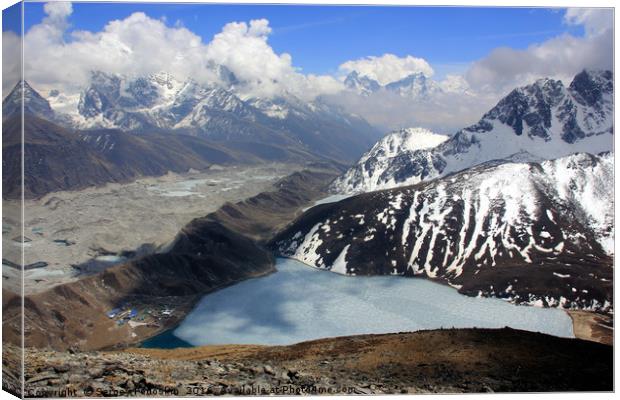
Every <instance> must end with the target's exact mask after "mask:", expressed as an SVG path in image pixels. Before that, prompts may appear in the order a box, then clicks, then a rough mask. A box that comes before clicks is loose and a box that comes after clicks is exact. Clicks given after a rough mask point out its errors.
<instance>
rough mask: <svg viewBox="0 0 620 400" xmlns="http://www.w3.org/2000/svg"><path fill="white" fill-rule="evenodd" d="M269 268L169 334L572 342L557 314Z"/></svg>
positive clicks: (212, 299) (423, 285)
mask: <svg viewBox="0 0 620 400" xmlns="http://www.w3.org/2000/svg"><path fill="white" fill-rule="evenodd" d="M276 268H277V269H278V272H276V273H273V274H271V275H268V276H266V277H262V278H257V279H251V280H247V281H244V282H241V283H238V284H236V285H234V286H231V287H228V288H225V289H222V290H220V291H217V292H215V293H213V294H210V295H207V296H205V297H204V298H203V299H202V300H201V301H200V302H199V303H198V305H197V306H196V307H195V308H194V310H193V311H192V312H191V313H190V314H189V315H188V316H187V317H186V318H185V320H184V321H183V322H182V323H181V325H180V326H179V327H178V328H177V329H176V330H175V331H174V332H173V334H174V335H175V336H177V337H178V338H180V339H183V340H185V341H187V342H189V343H191V344H193V345H195V346H198V345H205V344H226V343H234V344H241V343H244V344H249V343H252V344H291V343H296V342H300V341H304V340H310V339H318V338H323V337H333V336H346V335H356V334H364V333H388V332H403V331H416V330H423V329H437V328H452V327H455V328H470V327H479V328H501V327H505V326H509V327H511V328H515V329H524V330H529V331H535V332H543V333H548V334H552V335H556V336H563V337H574V336H573V327H572V323H571V319H570V317H569V316H568V315H567V314H566V313H565V312H564V311H562V310H559V309H548V308H547V309H545V308H539V307H530V306H516V305H514V304H511V303H508V302H506V301H504V300H500V299H490V298H474V297H468V296H465V295H462V294H459V293H458V292H457V291H456V290H455V289H453V288H450V287H448V286H444V285H440V284H438V283H434V282H430V281H428V280H424V279H417V278H403V277H396V276H378V277H361V276H356V277H354V276H342V275H339V274H335V273H331V272H327V271H321V270H317V269H314V268H311V267H308V266H306V265H304V264H302V263H300V262H299V261H295V260H290V259H283V258H279V259H277V263H276Z"/></svg>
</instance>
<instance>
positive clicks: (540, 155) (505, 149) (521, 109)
mask: <svg viewBox="0 0 620 400" xmlns="http://www.w3.org/2000/svg"><path fill="white" fill-rule="evenodd" d="M391 135H396V136H398V135H399V133H398V132H395V133H392V134H391ZM388 136H389V135H388ZM384 139H385V138H384ZM384 139H383V140H384ZM612 148H613V75H612V73H611V72H610V71H583V72H581V73H580V74H578V75H577V76H575V78H574V79H573V82H572V83H571V84H570V86H569V87H568V88H567V87H565V86H564V85H563V83H562V82H561V81H556V80H551V79H541V80H538V81H536V82H535V83H534V84H532V85H528V86H525V87H522V88H518V89H515V90H513V91H512V92H511V93H510V94H508V95H507V96H506V97H504V98H503V99H502V100H500V101H499V102H498V104H497V105H496V106H495V107H494V108H493V109H491V110H490V111H489V112H487V113H486V114H484V115H483V117H482V118H481V120H480V121H479V122H478V123H477V124H475V125H472V126H470V127H468V128H465V129H462V130H460V131H459V132H457V133H456V134H455V135H454V136H452V137H451V138H450V139H448V140H446V141H444V142H442V143H440V144H438V145H437V146H435V147H432V148H426V149H416V150H407V149H404V151H402V152H400V153H399V154H396V155H393V154H392V155H390V156H389V157H388V156H386V155H385V154H383V153H382V152H380V151H377V149H375V148H373V149H371V150H370V151H369V152H368V153H366V154H364V155H363V156H362V158H361V159H360V160H359V162H358V163H357V164H356V165H354V166H353V167H351V168H350V169H349V170H348V171H347V172H346V173H345V174H343V175H342V176H341V177H339V178H338V179H337V180H336V181H335V182H334V183H333V184H332V185H331V190H332V191H333V192H335V193H360V192H365V191H371V190H380V189H385V188H391V187H395V186H403V185H410V184H415V183H418V182H421V181H424V180H428V179H434V178H437V177H441V176H445V175H446V174H449V173H452V172H456V171H461V170H463V169H466V168H469V167H472V166H474V165H477V164H480V163H483V162H486V161H490V160H496V159H506V158H511V159H513V160H515V161H516V160H521V161H539V160H545V159H551V158H558V157H563V156H566V155H569V154H572V153H578V152H587V153H591V154H598V153H601V152H605V151H611V150H612Z"/></svg>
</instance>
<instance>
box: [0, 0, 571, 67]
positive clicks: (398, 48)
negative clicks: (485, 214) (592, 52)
mask: <svg viewBox="0 0 620 400" xmlns="http://www.w3.org/2000/svg"><path fill="white" fill-rule="evenodd" d="M25 7H26V17H25V30H26V31H28V29H29V28H30V27H31V26H32V25H35V24H38V23H40V22H41V21H42V19H43V18H44V16H45V13H44V10H43V3H26V5H25ZM138 11H141V12H144V13H146V14H147V15H148V16H149V17H151V18H156V19H160V18H165V19H166V24H167V25H169V26H173V25H174V24H175V23H177V22H178V23H181V24H183V26H185V27H186V28H188V29H189V30H191V31H192V32H194V33H195V34H198V35H199V36H201V37H202V40H203V42H205V43H206V42H209V41H210V40H211V39H212V38H213V35H215V34H216V33H218V32H220V31H221V29H222V27H223V26H224V25H225V24H226V23H228V22H231V21H249V20H252V19H258V18H265V19H267V20H269V22H270V26H271V27H272V29H273V32H272V34H271V35H270V37H269V43H270V45H271V47H273V49H274V50H275V51H276V52H277V53H283V52H286V53H289V54H291V56H292V57H293V64H294V65H295V66H296V67H299V68H301V69H302V71H303V72H305V73H316V74H326V73H335V72H336V70H337V68H338V66H339V65H340V64H341V63H343V62H345V61H346V60H351V59H357V58H361V57H365V56H369V55H377V56H378V55H382V54H384V53H393V54H396V55H398V56H405V55H408V54H412V55H415V56H416V57H423V58H424V59H426V60H427V61H428V62H429V63H431V65H433V67H434V69H435V71H436V74H437V77H441V76H442V75H444V74H445V73H452V72H462V70H464V69H465V68H466V67H467V64H468V63H471V62H473V61H475V60H477V59H480V58H482V57H484V56H485V55H487V54H488V53H489V52H490V51H491V50H492V49H494V48H497V47H504V46H505V47H510V48H513V49H524V48H527V47H528V46H529V45H530V44H532V43H540V42H543V41H545V40H547V39H549V38H552V37H554V36H557V35H559V34H561V33H564V32H568V33H571V34H573V35H575V36H580V35H583V28H582V27H580V26H569V25H566V24H565V23H564V22H563V15H564V10H561V9H542V8H539V9H532V8H462V7H382V6H368V7H359V6H357V7H343V6H270V5H200V4H140V3H133V4H132V3H103V4H102V3H95V4H93V3H90V4H88V3H74V4H73V13H72V15H71V16H70V18H69V23H70V30H88V31H100V30H101V29H102V28H103V27H104V26H105V25H106V24H107V23H108V22H109V21H111V20H116V19H124V18H126V17H127V16H129V15H131V14H132V13H134V12H138ZM4 21H5V22H4V24H5V29H7V28H8V29H13V30H17V29H18V25H15V24H14V23H11V22H10V20H9V19H7V18H5V19H4Z"/></svg>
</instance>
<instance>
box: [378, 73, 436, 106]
mask: <svg viewBox="0 0 620 400" xmlns="http://www.w3.org/2000/svg"><path fill="white" fill-rule="evenodd" d="M385 89H386V90H388V91H390V92H394V93H397V94H399V95H401V96H403V97H411V98H422V99H424V98H428V97H429V96H431V95H434V94H437V93H439V92H441V88H440V87H439V85H438V84H437V83H436V82H435V81H433V80H432V79H430V78H428V77H427V76H426V75H424V74H423V73H421V72H417V73H415V74H411V75H409V76H407V77H405V78H403V79H401V80H399V81H396V82H392V83H388V84H387V85H386V86H385Z"/></svg>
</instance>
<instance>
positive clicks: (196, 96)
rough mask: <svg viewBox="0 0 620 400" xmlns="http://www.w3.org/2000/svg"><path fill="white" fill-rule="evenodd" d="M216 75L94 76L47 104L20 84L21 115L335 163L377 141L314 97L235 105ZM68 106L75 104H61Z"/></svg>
mask: <svg viewBox="0 0 620 400" xmlns="http://www.w3.org/2000/svg"><path fill="white" fill-rule="evenodd" d="M217 71H218V73H219V75H220V76H222V78H221V80H222V82H223V83H221V84H200V83H198V82H196V81H195V80H193V79H191V78H190V79H186V80H183V81H180V80H177V79H175V78H174V77H173V76H172V75H171V74H169V73H159V74H153V75H149V76H143V77H133V78H130V77H126V76H122V75H116V74H108V73H104V72H101V71H96V72H93V73H92V75H91V79H90V82H89V84H88V85H87V86H86V87H85V88H84V90H82V91H81V92H80V93H79V94H74V93H60V92H58V91H55V92H54V93H51V96H49V97H48V98H47V99H46V98H44V97H43V96H41V95H40V94H39V93H37V92H36V91H35V90H34V89H32V87H30V85H28V84H27V83H26V84H25V85H24V86H25V88H26V89H25V90H26V93H27V94H28V96H25V97H24V100H25V111H26V113H28V114H33V115H36V116H38V117H40V118H44V119H47V120H50V121H54V122H56V123H58V124H60V125H62V126H63V127H65V128H71V129H77V130H91V129H119V130H122V131H125V132H131V133H134V134H145V133H151V132H170V133H177V134H186V135H191V136H197V137H203V138H207V139H210V140H214V141H227V142H230V141H244V142H246V141H251V142H260V143H265V144H271V145H277V146H285V147H295V148H298V149H299V150H301V151H307V152H311V153H314V154H315V155H317V156H322V157H326V158H333V159H337V160H341V161H354V160H355V159H357V158H358V157H359V155H360V154H362V153H363V152H364V151H366V150H367V149H368V148H369V147H370V145H372V143H373V142H374V141H375V140H376V139H377V138H378V137H379V132H378V130H376V129H375V128H373V127H372V126H370V125H369V124H368V123H367V122H366V121H365V120H364V119H362V118H361V117H358V116H355V115H351V114H349V113H346V112H345V111H344V110H343V109H340V108H337V107H335V106H333V105H327V104H325V103H324V102H323V101H322V100H321V99H320V98H317V99H316V100H314V101H310V102H306V101H302V100H301V99H299V98H297V97H295V96H293V95H291V94H286V95H282V96H280V97H277V98H273V99H267V98H247V99H242V98H241V97H240V95H239V94H238V93H237V92H236V90H235V84H236V83H238V82H237V80H236V78H235V77H234V75H233V74H232V73H230V72H229V71H228V70H227V69H226V68H225V67H220V68H219V69H218V70H217ZM20 98H21V85H18V86H17V87H16V88H15V90H14V91H13V92H12V93H11V94H10V95H9V96H7V98H6V99H5V100H4V101H3V112H4V118H7V117H9V116H10V115H12V114H13V113H14V112H16V111H18V105H19V102H20ZM78 98H79V100H77V101H76V99H78ZM68 99H69V100H68ZM70 99H73V100H72V101H73V102H74V103H76V104H74V105H68V104H67V103H68V102H70V101H71V100H70ZM54 110H58V111H54Z"/></svg>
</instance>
